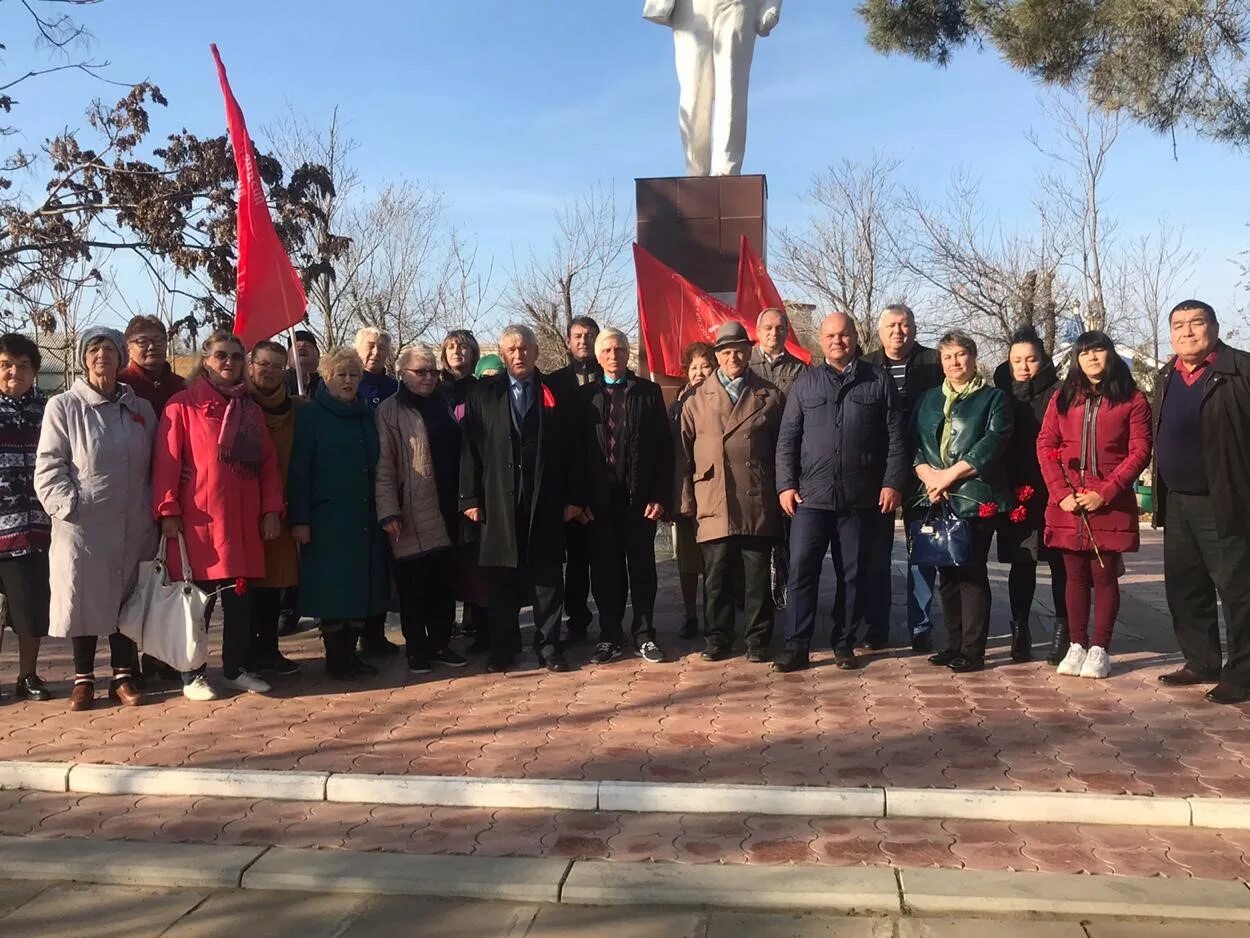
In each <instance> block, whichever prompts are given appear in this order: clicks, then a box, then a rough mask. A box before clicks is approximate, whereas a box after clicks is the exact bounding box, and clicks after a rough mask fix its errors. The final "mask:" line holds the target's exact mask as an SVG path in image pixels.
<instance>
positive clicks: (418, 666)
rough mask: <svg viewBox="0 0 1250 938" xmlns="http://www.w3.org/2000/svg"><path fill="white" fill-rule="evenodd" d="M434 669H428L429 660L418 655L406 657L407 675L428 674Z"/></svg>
mask: <svg viewBox="0 0 1250 938" xmlns="http://www.w3.org/2000/svg"><path fill="white" fill-rule="evenodd" d="M433 670H434V669H433V668H432V667H430V660H429V659H428V658H423V657H421V656H420V655H409V656H408V673H409V674H429V673H430V672H431V671H433Z"/></svg>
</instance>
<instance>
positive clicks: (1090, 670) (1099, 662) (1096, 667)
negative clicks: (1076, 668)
mask: <svg viewBox="0 0 1250 938" xmlns="http://www.w3.org/2000/svg"><path fill="white" fill-rule="evenodd" d="M1110 673H1111V657H1110V656H1109V655H1108V654H1107V650H1106V649H1105V648H1099V647H1098V646H1097V645H1093V646H1091V648H1090V649H1089V654H1088V655H1086V656H1085V663H1084V664H1083V665H1081V677H1092V678H1104V677H1106V676H1107V675H1108V674H1110Z"/></svg>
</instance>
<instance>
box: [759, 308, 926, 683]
mask: <svg viewBox="0 0 1250 938" xmlns="http://www.w3.org/2000/svg"><path fill="white" fill-rule="evenodd" d="M820 344H821V347H822V349H823V350H824V353H825V362H824V364H823V365H821V366H819V367H817V368H813V369H811V370H809V371H807V372H806V373H804V374H803V375H801V376H800V377H799V379H798V380H797V381H796V382H795V383H794V386H793V387H792V388H791V389H790V393H789V394H788V395H787V397H786V410H785V414H784V416H782V418H781V432H780V434H779V435H778V437H777V492H778V497H779V498H780V500H781V510H782V511H784V512H785V513H786V514H787V515H788V516H789V517H791V518H792V519H793V521H792V522H791V526H790V582H789V586H788V588H787V592H788V595H787V597H786V648H785V651H784V652H783V653H782V655H781V657H780V658H778V659H777V661H776V662H775V663H774V664H773V667H774V668H775V669H776V670H778V671H799V670H802V669H803V668H806V667H808V664H809V662H808V650H809V649H810V647H811V643H812V635H813V633H814V632H815V626H816V598H817V594H818V591H819V589H820V568H821V566H822V565H823V563H824V559H825V552H826V551H827V550H830V548H831V547H832V553H833V570H834V574H835V575H836V576H837V578H838V589H837V601H836V604H835V607H834V612H833V635H832V639H831V643H832V645H833V651H834V660H835V662H836V664H837V666H838V667H839V668H843V669H850V668H855V667H858V660H857V659H856V657H855V633H856V631H857V629H858V627H859V625H860V623H861V622H862V621H863V619H864V599H865V598H866V597H865V595H864V593H863V592H862V591H861V579H862V569H863V568H862V560H863V552H864V550H865V548H866V547H868V546H869V545H871V544H872V537H871V533H872V528H873V526H874V525H879V524H880V520H879V519H880V518H881V517H883V516H888V517H889V518H890V519H891V520H893V518H894V512H895V511H897V510H898V507H899V505H900V504H901V503H902V499H903V494H902V493H903V487H904V486H905V485H906V484H907V479H908V477H909V475H910V472H911V465H910V461H909V460H908V459H907V444H906V441H905V434H904V424H903V411H902V407H901V406H900V405H899V399H898V391H897V390H896V389H895V387H894V382H893V381H892V380H891V379H890V376H889V375H888V374H886V373H885V372H884V371H882V370H881V369H879V368H877V367H876V366H874V365H872V364H870V363H869V362H867V361H864V360H863V359H858V358H856V346H857V345H858V340H857V336H856V332H855V320H854V319H852V318H851V317H850V316H847V315H846V314H844V313H834V314H832V315H830V316H826V317H825V319H824V321H823V322H822V323H821V324H820Z"/></svg>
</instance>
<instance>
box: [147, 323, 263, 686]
mask: <svg viewBox="0 0 1250 938" xmlns="http://www.w3.org/2000/svg"><path fill="white" fill-rule="evenodd" d="M244 354H245V353H244V348H243V343H242V342H241V341H240V340H239V338H238V337H237V336H234V335H231V334H230V333H229V332H224V331H219V332H214V333H213V334H212V335H210V336H209V337H208V339H207V340H206V341H205V342H204V344H203V345H202V346H201V347H200V367H199V369H198V370H197V371H196V373H195V375H194V376H193V377H192V380H191V384H190V386H189V387H188V388H187V389H186V390H185V391H182V392H180V393H178V394H175V395H174V396H173V397H172V398H170V400H169V403H168V404H167V405H166V407H165V411H164V413H163V414H162V415H161V421H160V424H159V426H158V427H157V431H156V445H155V452H154V454H153V458H152V503H153V506H154V511H155V513H156V516H157V518H159V519H160V522H161V533H162V534H163V535H164V536H165V537H168V538H176V537H177V536H178V534H179V532H181V533H182V535H183V537H184V538H185V539H186V542H187V556H188V558H189V559H190V561H191V578H192V579H193V580H195V581H196V583H197V584H198V585H199V586H200V588H201V589H204V590H208V591H214V592H216V593H217V594H218V595H220V596H221V607H222V620H223V622H222V643H221V664H222V671H223V672H224V674H225V678H226V683H227V684H229V685H230V686H232V687H237V688H239V689H240V690H246V691H252V692H254V693H265V692H267V691H268V690H269V689H270V687H269V685H268V684H267V683H266V682H265V681H263V680H261V679H260V678H259V677H258V676H257V675H255V674H253V673H251V672H250V671H248V670H247V668H248V666H249V665H250V663H251V647H250V646H251V635H252V632H251V609H250V604H251V597H250V596H249V595H248V591H247V587H248V581H249V580H256V579H259V578H261V577H263V576H264V575H265V549H264V544H263V541H266V540H273V539H274V538H276V537H277V536H278V532H279V524H278V522H279V518H280V517H281V514H282V511H283V507H284V504H283V496H282V479H281V476H280V474H279V471H278V461H277V456H276V454H275V452H274V448H273V444H272V443H271V442H270V441H269V435H268V434H267V433H266V432H265V417H264V413H263V412H262V411H261V409H260V407H259V406H258V405H257V404H256V402H255V401H253V400H252V399H251V397H250V396H249V395H248V393H247V384H246V382H245V381H244V378H243V374H244ZM168 553H169V554H170V557H169V564H170V575H171V576H175V577H180V576H181V575H182V571H181V561H180V560H179V557H178V552H177V551H176V550H172V551H169V552H168ZM209 609H210V615H211V609H212V607H211V606H210V607H209ZM182 683H183V688H182V692H183V694H184V695H185V696H186V697H189V698H190V699H192V700H212V699H213V698H214V697H216V693H215V691H214V690H213V688H212V686H211V685H210V684H209V683H208V681H207V680H206V679H205V676H204V669H203V668H201V669H200V670H199V671H196V672H189V673H186V674H184V675H183V676H182Z"/></svg>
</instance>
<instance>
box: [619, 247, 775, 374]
mask: <svg viewBox="0 0 1250 938" xmlns="http://www.w3.org/2000/svg"><path fill="white" fill-rule="evenodd" d="M634 269H635V271H636V273H637V277H638V322H639V325H640V326H641V330H642V344H643V347H644V348H645V349H646V350H647V365H648V366H649V367H650V369H651V371H652V372H654V373H655V374H663V375H668V376H670V377H673V378H684V377H685V376H686V373H685V371H684V370H683V369H682V367H681V353H682V351H683V350H684V349H685V347H686V346H687V345H689V344H690V343H691V342H711V341H712V340H713V339H714V338H715V337H716V330H717V329H718V328H719V327H720V325H721V324H722V323H726V322H736V321H738V320H739V316H738V314H737V313H736V312H735V311H734V309H733V307H732V306H730V305H729V304H727V303H722V302H721V301H720V300H718V299H716V297H714V296H711V295H709V294H707V293H705V292H704V291H702V290H700V289H699V288H698V287H696V286H695V285H694V284H693V283H691V282H690V281H689V280H687V279H686V278H685V277H683V276H682V275H681V274H679V273H677V271H675V270H673V269H672V268H671V267H668V266H666V265H665V264H663V263H661V262H660V261H659V260H657V259H656V258H655V256H654V255H652V254H651V253H649V252H648V251H647V250H645V249H644V248H642V247H641V246H639V245H637V244H635V245H634ZM747 331H748V332H753V331H754V327H753V326H747Z"/></svg>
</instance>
